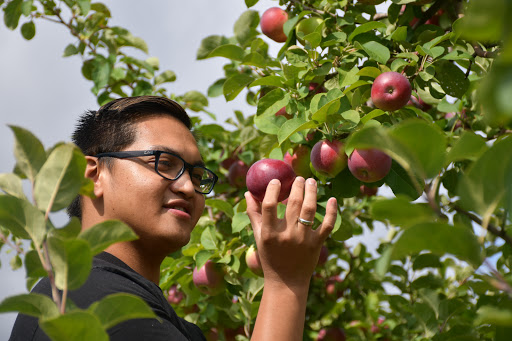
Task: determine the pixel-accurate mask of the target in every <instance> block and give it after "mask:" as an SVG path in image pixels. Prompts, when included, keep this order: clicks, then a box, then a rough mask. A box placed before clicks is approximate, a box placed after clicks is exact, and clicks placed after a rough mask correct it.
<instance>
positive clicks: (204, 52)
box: [196, 35, 227, 59]
mask: <svg viewBox="0 0 512 341" xmlns="http://www.w3.org/2000/svg"><path fill="white" fill-rule="evenodd" d="M226 43H227V39H226V38H224V37H222V36H217V35H212V36H208V37H206V38H204V39H203V40H202V41H201V46H200V47H199V49H198V50H197V56H196V57H197V59H206V58H208V55H209V54H210V52H212V51H213V50H215V49H216V48H217V47H219V46H220V45H222V44H226Z"/></svg>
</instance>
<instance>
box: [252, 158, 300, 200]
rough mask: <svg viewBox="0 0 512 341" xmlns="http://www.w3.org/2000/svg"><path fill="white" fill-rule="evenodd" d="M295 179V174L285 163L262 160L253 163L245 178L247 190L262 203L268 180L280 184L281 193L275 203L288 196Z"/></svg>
mask: <svg viewBox="0 0 512 341" xmlns="http://www.w3.org/2000/svg"><path fill="white" fill-rule="evenodd" d="M295 177H296V175H295V172H294V171H293V169H292V167H291V166H290V165H289V164H287V163H286V162H284V161H282V160H275V159H263V160H259V161H257V162H255V163H254V164H253V165H252V166H251V167H250V168H249V171H248V172H247V178H246V183H247V189H248V190H249V192H251V194H252V195H253V196H254V198H256V200H258V201H260V202H262V201H263V198H264V197H265V192H266V190H267V185H268V183H269V182H270V180H272V179H278V180H279V181H280V182H281V192H280V193H279V197H278V199H277V201H283V200H284V199H286V198H288V196H289V195H290V191H291V189H292V184H293V182H294V181H295Z"/></svg>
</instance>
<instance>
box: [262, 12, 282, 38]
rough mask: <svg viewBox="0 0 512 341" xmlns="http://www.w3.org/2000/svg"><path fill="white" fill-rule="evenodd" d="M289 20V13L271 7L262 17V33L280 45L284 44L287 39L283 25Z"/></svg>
mask: <svg viewBox="0 0 512 341" xmlns="http://www.w3.org/2000/svg"><path fill="white" fill-rule="evenodd" d="M287 20H288V13H286V12H285V11H284V10H282V9H281V8H279V7H271V8H269V9H267V10H266V11H265V12H264V13H263V15H262V16H261V20H260V27H261V32H263V34H264V35H266V36H267V37H269V38H270V39H272V40H274V41H276V42H278V43H284V42H285V41H286V39H287V37H286V34H284V31H283V25H284V23H285V22H286V21H287Z"/></svg>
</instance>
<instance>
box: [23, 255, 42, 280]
mask: <svg viewBox="0 0 512 341" xmlns="http://www.w3.org/2000/svg"><path fill="white" fill-rule="evenodd" d="M24 263H25V270H26V271H27V278H37V279H39V278H41V277H45V276H48V272H47V271H46V270H45V269H44V268H43V265H42V264H41V259H40V258H39V255H38V254H37V251H36V250H30V251H29V252H27V254H26V255H25V260H24Z"/></svg>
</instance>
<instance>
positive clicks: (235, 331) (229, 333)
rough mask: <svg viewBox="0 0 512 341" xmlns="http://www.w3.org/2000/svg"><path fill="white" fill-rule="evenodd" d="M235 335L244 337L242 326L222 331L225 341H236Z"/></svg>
mask: <svg viewBox="0 0 512 341" xmlns="http://www.w3.org/2000/svg"><path fill="white" fill-rule="evenodd" d="M237 335H245V331H244V327H243V326H240V327H238V328H226V329H224V337H225V338H226V341H236V336H237Z"/></svg>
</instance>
